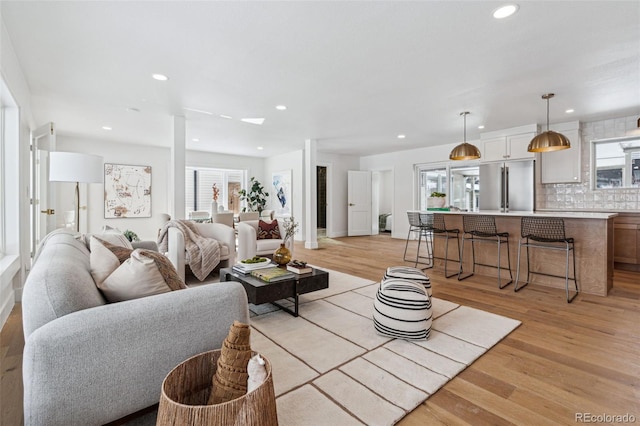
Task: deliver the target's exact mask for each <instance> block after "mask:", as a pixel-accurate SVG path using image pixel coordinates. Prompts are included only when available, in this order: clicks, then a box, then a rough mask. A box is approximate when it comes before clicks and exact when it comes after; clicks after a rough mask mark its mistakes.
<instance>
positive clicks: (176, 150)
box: [169, 116, 187, 219]
mask: <svg viewBox="0 0 640 426" xmlns="http://www.w3.org/2000/svg"><path fill="white" fill-rule="evenodd" d="M186 132H187V126H186V120H185V118H184V117H178V116H174V117H173V144H172V145H171V164H170V165H169V167H170V173H169V176H170V177H171V178H170V179H169V204H170V205H169V212H170V214H171V219H185V194H184V188H185V183H184V173H185V167H186V162H185V158H186V154H185V141H186V139H187V134H186Z"/></svg>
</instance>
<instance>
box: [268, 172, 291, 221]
mask: <svg viewBox="0 0 640 426" xmlns="http://www.w3.org/2000/svg"><path fill="white" fill-rule="evenodd" d="M271 182H272V185H273V195H274V205H273V206H274V208H273V210H275V215H276V216H279V217H289V216H291V215H292V213H293V209H292V207H291V202H292V199H291V198H292V197H291V170H284V171H282V172H275V173H273V175H272V179H271Z"/></svg>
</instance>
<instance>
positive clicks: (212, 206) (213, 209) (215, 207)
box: [211, 200, 218, 217]
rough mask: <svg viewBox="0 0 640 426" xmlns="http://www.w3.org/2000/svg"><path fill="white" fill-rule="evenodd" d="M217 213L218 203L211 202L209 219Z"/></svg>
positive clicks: (215, 201)
mask: <svg viewBox="0 0 640 426" xmlns="http://www.w3.org/2000/svg"><path fill="white" fill-rule="evenodd" d="M216 213H218V201H217V200H211V217H214V216H215V215H216Z"/></svg>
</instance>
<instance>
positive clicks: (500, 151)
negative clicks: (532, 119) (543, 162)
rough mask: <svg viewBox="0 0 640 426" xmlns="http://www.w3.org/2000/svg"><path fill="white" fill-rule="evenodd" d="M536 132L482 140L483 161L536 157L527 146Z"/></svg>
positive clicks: (481, 159) (481, 158)
mask: <svg viewBox="0 0 640 426" xmlns="http://www.w3.org/2000/svg"><path fill="white" fill-rule="evenodd" d="M535 135H536V134H535V133H523V134H519V135H509V136H499V137H496V138H491V139H484V140H483V141H482V157H480V161H481V162H488V161H506V160H522V159H527V158H530V159H534V158H535V153H533V152H528V151H527V146H528V145H529V142H531V139H533V137H534V136H535Z"/></svg>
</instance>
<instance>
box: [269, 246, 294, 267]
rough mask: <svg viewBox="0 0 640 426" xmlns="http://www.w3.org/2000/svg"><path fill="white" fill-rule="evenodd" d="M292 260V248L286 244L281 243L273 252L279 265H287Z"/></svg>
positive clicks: (274, 258) (274, 259)
mask: <svg viewBox="0 0 640 426" xmlns="http://www.w3.org/2000/svg"><path fill="white" fill-rule="evenodd" d="M290 260H291V250H289V249H288V248H287V246H285V245H284V243H282V244H280V247H279V248H278V249H277V250H276V251H275V252H274V253H273V261H274V262H276V263H277V264H278V265H286V264H287V263H289V261H290Z"/></svg>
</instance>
